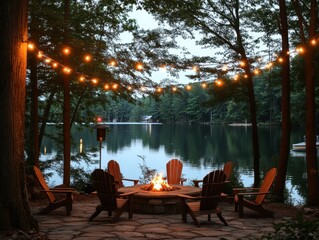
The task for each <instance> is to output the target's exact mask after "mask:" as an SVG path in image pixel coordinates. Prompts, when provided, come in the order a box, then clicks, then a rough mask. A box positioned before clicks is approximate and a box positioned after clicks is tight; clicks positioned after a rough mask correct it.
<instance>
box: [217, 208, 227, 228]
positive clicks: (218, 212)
mask: <svg viewBox="0 0 319 240" xmlns="http://www.w3.org/2000/svg"><path fill="white" fill-rule="evenodd" d="M216 215H217V217H218V218H219V220H220V221H222V222H223V223H224V225H225V226H228V224H227V222H226V220H225V218H223V216H222V211H221V210H220V209H219V208H216Z"/></svg>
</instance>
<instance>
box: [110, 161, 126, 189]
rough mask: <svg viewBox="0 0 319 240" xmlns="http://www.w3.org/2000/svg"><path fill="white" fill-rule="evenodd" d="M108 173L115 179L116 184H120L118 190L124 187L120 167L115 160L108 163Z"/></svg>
mask: <svg viewBox="0 0 319 240" xmlns="http://www.w3.org/2000/svg"><path fill="white" fill-rule="evenodd" d="M107 171H108V172H109V173H110V174H111V175H112V176H113V177H114V180H115V182H116V183H117V184H118V188H121V187H123V186H124V185H123V181H122V174H121V170H120V165H119V164H118V163H117V161H115V160H110V161H109V162H108V163H107Z"/></svg>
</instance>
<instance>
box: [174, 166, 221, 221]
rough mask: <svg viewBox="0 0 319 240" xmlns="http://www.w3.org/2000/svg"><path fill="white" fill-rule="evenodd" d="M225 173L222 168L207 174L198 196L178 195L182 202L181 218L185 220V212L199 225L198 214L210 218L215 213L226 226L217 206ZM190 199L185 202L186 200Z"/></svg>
mask: <svg viewBox="0 0 319 240" xmlns="http://www.w3.org/2000/svg"><path fill="white" fill-rule="evenodd" d="M225 180H226V174H225V173H224V172H223V171H222V170H216V171H213V172H211V173H209V174H207V175H206V176H205V177H204V179H203V187H202V191H201V195H200V196H198V197H192V196H186V195H179V197H180V198H181V202H182V220H183V222H186V220H187V213H189V215H190V216H191V217H192V219H193V221H194V222H195V224H196V225H197V226H198V227H200V222H199V221H198V220H197V218H196V217H197V216H199V215H204V214H205V215H206V214H207V215H208V221H209V222H210V220H211V213H215V214H217V216H218V218H219V219H220V220H221V221H222V222H223V223H224V225H225V226H227V222H226V220H225V219H224V218H223V216H222V211H221V210H220V209H219V208H217V205H218V203H219V201H220V198H221V193H222V191H223V188H224V186H225V183H226V182H225ZM188 199H189V200H192V201H190V202H187V201H186V200H188Z"/></svg>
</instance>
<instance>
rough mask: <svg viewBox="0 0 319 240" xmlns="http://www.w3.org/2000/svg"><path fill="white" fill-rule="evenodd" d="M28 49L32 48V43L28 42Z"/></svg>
mask: <svg viewBox="0 0 319 240" xmlns="http://www.w3.org/2000/svg"><path fill="white" fill-rule="evenodd" d="M28 49H29V50H31V51H32V50H34V44H33V43H28Z"/></svg>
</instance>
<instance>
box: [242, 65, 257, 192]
mask: <svg viewBox="0 0 319 240" xmlns="http://www.w3.org/2000/svg"><path fill="white" fill-rule="evenodd" d="M245 70H246V74H247V76H248V78H247V81H248V82H247V87H248V98H249V106H250V119H251V127H252V140H253V156H254V187H259V185H260V170H259V158H260V153H259V142H258V141H259V140H258V126H257V117H256V100H255V94H254V84H253V80H252V76H251V72H250V70H249V68H247V69H245Z"/></svg>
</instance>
